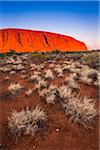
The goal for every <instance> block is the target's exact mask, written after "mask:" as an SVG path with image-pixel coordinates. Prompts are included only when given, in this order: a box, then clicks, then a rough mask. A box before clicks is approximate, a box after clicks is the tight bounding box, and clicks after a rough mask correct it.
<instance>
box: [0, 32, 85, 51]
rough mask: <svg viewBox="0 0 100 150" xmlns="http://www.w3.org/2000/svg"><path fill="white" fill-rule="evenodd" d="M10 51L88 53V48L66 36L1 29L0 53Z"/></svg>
mask: <svg viewBox="0 0 100 150" xmlns="http://www.w3.org/2000/svg"><path fill="white" fill-rule="evenodd" d="M10 49H13V50H16V52H32V51H45V52H46V51H52V50H61V51H86V50H87V47H86V45H85V43H83V42H80V41H78V40H76V39H74V38H72V37H69V36H65V35H60V34H55V33H50V32H43V31H32V30H24V29H1V30H0V52H7V51H9V50H10Z"/></svg>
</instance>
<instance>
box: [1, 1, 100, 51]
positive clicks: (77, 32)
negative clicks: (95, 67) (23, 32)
mask: <svg viewBox="0 0 100 150" xmlns="http://www.w3.org/2000/svg"><path fill="white" fill-rule="evenodd" d="M98 17H99V2H98V1H0V28H25V29H32V30H43V31H50V32H55V33H60V34H65V35H69V36H72V37H74V38H76V39H78V40H80V41H83V42H85V43H86V45H87V46H88V48H89V49H97V48H100V45H99V42H98V24H99V18H98Z"/></svg>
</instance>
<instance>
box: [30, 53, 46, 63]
mask: <svg viewBox="0 0 100 150" xmlns="http://www.w3.org/2000/svg"><path fill="white" fill-rule="evenodd" d="M30 57H31V60H32V61H34V62H35V63H40V62H44V61H45V60H47V59H48V56H47V55H45V54H39V53H34V54H32V55H31V56H30Z"/></svg>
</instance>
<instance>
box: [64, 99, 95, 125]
mask: <svg viewBox="0 0 100 150" xmlns="http://www.w3.org/2000/svg"><path fill="white" fill-rule="evenodd" d="M63 108H64V110H65V113H66V115H69V116H70V120H73V121H74V122H78V123H80V124H82V125H84V127H91V124H92V123H93V120H94V117H95V116H96V115H97V111H96V109H95V105H94V102H93V100H92V99H89V98H87V97H84V98H83V99H82V98H77V97H72V98H71V99H70V100H69V101H68V100H67V101H65V103H64V104H63Z"/></svg>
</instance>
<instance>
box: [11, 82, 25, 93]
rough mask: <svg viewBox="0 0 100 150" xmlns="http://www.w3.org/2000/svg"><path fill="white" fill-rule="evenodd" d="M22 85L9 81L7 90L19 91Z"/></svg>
mask: <svg viewBox="0 0 100 150" xmlns="http://www.w3.org/2000/svg"><path fill="white" fill-rule="evenodd" d="M22 88H23V87H22V86H21V85H20V84H19V83H11V84H10V85H9V87H8V89H9V91H10V92H11V93H12V94H16V93H17V92H19V91H20V90H21V89H22Z"/></svg>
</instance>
